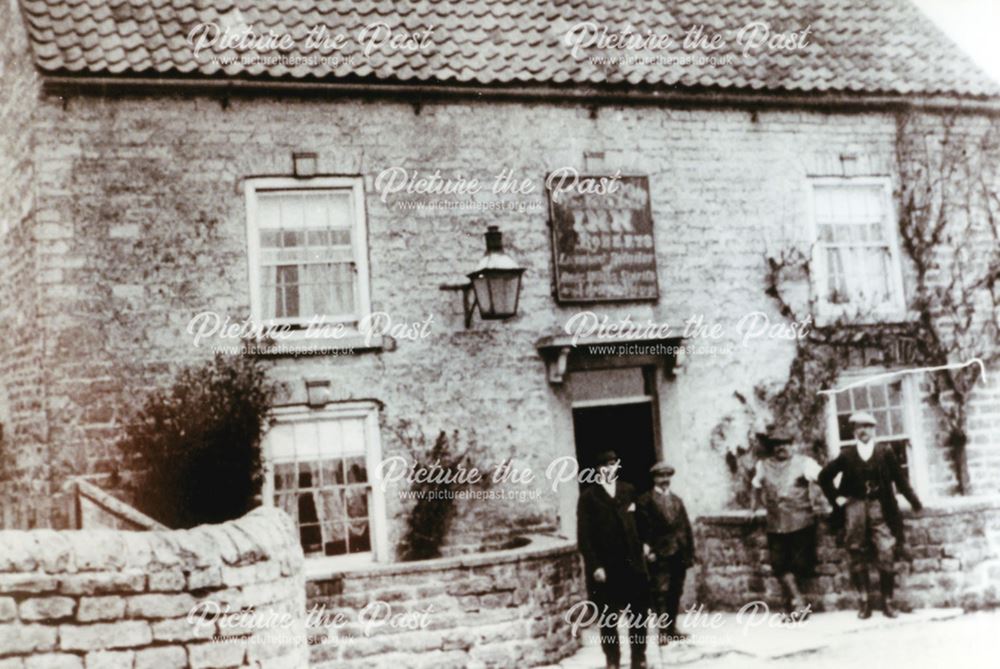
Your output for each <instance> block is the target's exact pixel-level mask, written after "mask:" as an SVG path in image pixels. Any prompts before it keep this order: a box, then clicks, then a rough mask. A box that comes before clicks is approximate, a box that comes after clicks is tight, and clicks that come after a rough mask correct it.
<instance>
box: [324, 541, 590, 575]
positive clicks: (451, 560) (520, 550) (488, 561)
mask: <svg viewBox="0 0 1000 669" xmlns="http://www.w3.org/2000/svg"><path fill="white" fill-rule="evenodd" d="M524 537H525V538H526V539H529V540H530V543H528V544H527V545H525V546H519V547H517V548H507V549H501V550H496V551H487V552H484V553H472V554H469V555H456V556H452V557H445V558H434V559H431V560H419V561H416V562H393V563H372V564H365V565H350V566H344V567H342V568H336V569H331V570H330V571H328V572H324V573H314V574H308V575H307V579H308V580H310V581H321V580H326V579H330V578H339V577H348V578H353V577H365V576H396V575H400V574H419V573H427V572H435V571H449V570H452V569H462V568H468V567H479V566H483V565H498V564H511V563H517V562H528V561H531V560H541V559H544V558H549V557H554V556H558V555H565V554H567V553H572V552H575V551H576V541H574V540H571V539H567V538H566V537H562V536H558V535H552V534H525V535H524Z"/></svg>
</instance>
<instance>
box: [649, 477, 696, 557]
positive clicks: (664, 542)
mask: <svg viewBox="0 0 1000 669" xmlns="http://www.w3.org/2000/svg"><path fill="white" fill-rule="evenodd" d="M637 510H638V513H637V516H636V522H637V523H638V526H639V538H640V539H642V541H643V542H644V543H646V544H648V545H649V547H650V549H651V550H652V551H653V553H654V554H655V555H656V557H657V560H658V561H660V559H661V558H667V557H670V556H672V555H679V556H680V558H681V559H682V560H683V563H684V565H685V566H690V565H691V564H692V563H693V562H694V533H693V532H692V531H691V521H690V520H689V519H688V515H687V510H686V509H685V508H684V502H683V501H681V498H680V497H678V496H677V495H675V494H674V493H672V492H668V493H667V494H666V495H663V494H660V493H658V492H657V491H656V489H655V488H654V489H653V490H650V491H649V492H647V493H645V494H644V495H642V496H641V497H640V498H639V501H638V503H637Z"/></svg>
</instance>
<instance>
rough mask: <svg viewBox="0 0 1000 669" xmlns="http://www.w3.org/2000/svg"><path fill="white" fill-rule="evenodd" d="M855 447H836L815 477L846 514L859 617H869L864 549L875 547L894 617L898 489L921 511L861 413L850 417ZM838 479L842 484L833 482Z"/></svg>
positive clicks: (887, 607)
mask: <svg viewBox="0 0 1000 669" xmlns="http://www.w3.org/2000/svg"><path fill="white" fill-rule="evenodd" d="M848 420H849V421H850V423H851V425H852V427H853V429H854V441H855V443H854V444H847V445H846V446H843V447H842V448H841V449H840V455H838V456H837V457H836V458H834V459H833V460H831V461H830V462H829V463H828V464H827V465H826V467H824V468H823V471H821V472H820V474H819V483H820V486H822V488H823V493H824V494H825V495H826V497H827V499H829V500H830V504H832V505H833V506H834V508H842V509H843V510H844V513H845V521H846V534H845V543H846V544H847V552H848V555H849V557H850V564H851V567H850V569H851V580H852V582H853V583H854V587H855V588H857V590H858V593H859V595H860V596H861V606H860V610H859V612H858V617H859V618H869V617H870V616H871V614H872V612H871V605H870V604H869V602H868V567H869V564H868V552H869V551H868V547H869V543H870V544H871V546H872V548H873V549H874V554H875V565H876V566H877V567H878V571H879V577H880V581H881V589H882V610H883V611H884V613H885V615H886V617H887V618H895V617H896V610H895V608H894V607H893V604H892V595H893V589H894V587H895V583H894V581H895V577H896V572H895V562H894V559H893V558H894V549H895V548H896V546H897V545H898V546H900V547H902V545H903V520H902V518H901V517H900V514H899V506H898V505H897V504H896V491H895V490H894V488H893V486H895V487H896V488H898V489H899V492H901V493H902V494H903V496H904V497H906V499H907V501H908V502H909V503H910V506H911V507H913V510H914V511H917V512H919V511H920V510H921V509H922V508H923V507H922V505H921V504H920V500H919V499H918V498H917V495H916V494H915V493H914V492H913V488H911V487H910V483H909V482H908V481H907V480H906V478H905V477H904V476H903V471H902V469H901V468H900V466H899V461H898V460H897V459H896V454H895V453H893V452H892V448H890V447H889V446H888V445H887V444H876V443H875V424H876V423H875V418H873V417H872V415H871V414H868V413H865V412H856V413H854V414H851V417H850V418H849V419H848ZM837 474H840V475H841V478H840V484H839V485H837V486H835V485H834V482H833V479H834V477H836V476H837Z"/></svg>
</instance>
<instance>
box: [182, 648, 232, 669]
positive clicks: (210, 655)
mask: <svg viewBox="0 0 1000 669" xmlns="http://www.w3.org/2000/svg"><path fill="white" fill-rule="evenodd" d="M187 651H188V665H189V666H190V667H191V669H216V668H221V667H238V666H240V665H241V664H243V659H244V657H245V656H246V647H245V645H244V644H242V643H195V644H188V646H187Z"/></svg>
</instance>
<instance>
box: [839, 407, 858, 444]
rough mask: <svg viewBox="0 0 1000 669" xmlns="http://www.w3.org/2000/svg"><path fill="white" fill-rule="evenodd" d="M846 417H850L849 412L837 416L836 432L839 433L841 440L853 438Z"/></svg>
mask: <svg viewBox="0 0 1000 669" xmlns="http://www.w3.org/2000/svg"><path fill="white" fill-rule="evenodd" d="M848 418H850V414H842V415H840V416H837V432H838V434H839V435H840V440H841V441H850V440H851V439H853V438H854V434H853V432H852V430H851V424H850V422H849V421H848Z"/></svg>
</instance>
